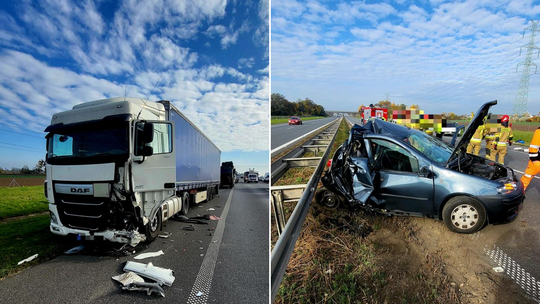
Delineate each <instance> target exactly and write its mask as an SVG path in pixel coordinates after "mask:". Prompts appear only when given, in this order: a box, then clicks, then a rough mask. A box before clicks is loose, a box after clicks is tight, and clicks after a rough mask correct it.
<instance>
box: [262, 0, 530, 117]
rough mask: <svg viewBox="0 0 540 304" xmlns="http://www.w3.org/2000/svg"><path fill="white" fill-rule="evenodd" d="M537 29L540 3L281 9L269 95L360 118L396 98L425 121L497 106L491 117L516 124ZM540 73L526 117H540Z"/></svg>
mask: <svg viewBox="0 0 540 304" xmlns="http://www.w3.org/2000/svg"><path fill="white" fill-rule="evenodd" d="M530 19H533V20H535V21H538V20H540V4H539V3H538V2H537V1H536V2H533V1H530V0H512V1H501V0H465V1H450V2H448V1H440V0H425V1H409V0H396V1H350V2H346V1H318V0H309V1H296V0H273V1H272V3H271V41H272V47H271V59H272V60H271V61H272V68H271V75H272V76H271V77H272V79H271V80H272V81H271V91H272V93H280V94H282V95H284V96H285V97H286V98H287V99H288V100H290V101H296V100H298V99H300V98H302V99H303V98H305V97H309V98H311V99H312V100H313V101H314V102H316V103H318V104H321V105H322V106H324V107H325V109H326V110H340V111H356V110H357V109H358V106H360V105H361V104H364V105H369V104H370V103H376V102H378V101H380V100H385V98H386V94H388V99H389V100H390V101H392V102H394V103H397V104H402V103H404V104H407V105H412V104H417V105H420V108H421V109H423V110H424V111H426V113H441V112H454V113H456V114H469V113H471V112H473V111H474V112H476V110H477V109H478V108H479V107H480V105H481V104H483V103H485V102H487V101H491V100H495V99H496V100H498V105H497V106H496V107H495V108H493V112H494V113H500V114H503V113H508V114H511V113H512V111H513V103H514V101H515V99H516V94H517V91H518V86H519V82H520V79H521V76H522V70H523V69H522V67H520V69H519V70H518V71H517V72H516V66H517V64H518V63H519V62H521V61H523V60H525V53H526V49H524V51H523V53H522V54H521V56H520V47H521V46H522V45H525V44H528V43H529V39H530V36H529V35H530V32H525V37H524V38H523V30H524V29H525V28H526V27H528V26H530V25H531V23H530ZM537 35H538V36H536V42H537V43H536V44H537V45H538V46H540V31H539V32H538V33H537ZM533 59H536V60H535V62H536V63H537V64H538V65H540V58H538V57H537V53H535V54H534V56H533ZM533 73H534V68H532V70H531V76H530V87H529V102H528V107H527V111H528V112H529V113H531V114H538V112H539V111H540V70H539V71H538V74H536V75H534V74H533Z"/></svg>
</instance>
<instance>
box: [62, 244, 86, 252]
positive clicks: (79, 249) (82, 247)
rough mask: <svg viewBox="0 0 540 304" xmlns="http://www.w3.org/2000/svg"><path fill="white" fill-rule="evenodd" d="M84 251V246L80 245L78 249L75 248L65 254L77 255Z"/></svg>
mask: <svg viewBox="0 0 540 304" xmlns="http://www.w3.org/2000/svg"><path fill="white" fill-rule="evenodd" d="M82 250H84V245H79V246H77V247H73V248H71V249H70V250H68V251H66V252H64V254H77V253H79V252H81V251H82Z"/></svg>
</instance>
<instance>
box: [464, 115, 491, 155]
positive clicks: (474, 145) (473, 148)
mask: <svg viewBox="0 0 540 304" xmlns="http://www.w3.org/2000/svg"><path fill="white" fill-rule="evenodd" d="M485 122H486V118H485V117H484V123H483V124H481V125H479V126H478V128H477V129H476V131H475V132H474V135H473V137H472V138H471V141H470V142H469V145H468V146H467V153H473V154H474V155H478V154H479V153H480V147H481V146H482V139H483V138H484V136H485V135H486V131H487V129H486V126H485Z"/></svg>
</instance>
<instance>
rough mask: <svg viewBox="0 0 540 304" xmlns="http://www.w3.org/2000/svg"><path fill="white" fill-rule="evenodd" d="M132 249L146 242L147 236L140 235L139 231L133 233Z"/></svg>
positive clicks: (131, 234)
mask: <svg viewBox="0 0 540 304" xmlns="http://www.w3.org/2000/svg"><path fill="white" fill-rule="evenodd" d="M129 238H130V242H129V244H130V245H131V247H136V246H137V245H138V244H139V243H140V242H144V241H146V236H145V235H143V234H140V233H139V231H135V230H134V231H132V232H131V233H130V235H129Z"/></svg>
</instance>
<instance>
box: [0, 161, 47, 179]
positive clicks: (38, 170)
mask: <svg viewBox="0 0 540 304" xmlns="http://www.w3.org/2000/svg"><path fill="white" fill-rule="evenodd" d="M45 165H46V163H45V161H44V160H43V159H40V160H39V161H38V162H37V164H36V166H35V167H34V169H30V168H28V166H27V165H24V166H23V167H22V168H11V170H10V169H3V168H2V167H0V174H36V175H37V174H45Z"/></svg>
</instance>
